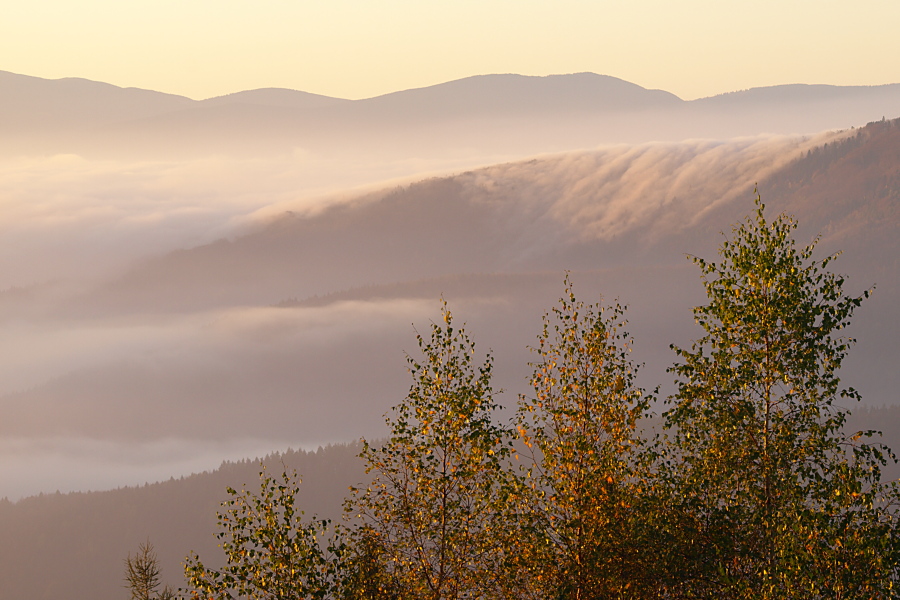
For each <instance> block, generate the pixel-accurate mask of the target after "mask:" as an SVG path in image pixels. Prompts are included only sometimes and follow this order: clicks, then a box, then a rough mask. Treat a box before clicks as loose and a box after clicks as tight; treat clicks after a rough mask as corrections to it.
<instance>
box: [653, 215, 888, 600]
mask: <svg viewBox="0 0 900 600" xmlns="http://www.w3.org/2000/svg"><path fill="white" fill-rule="evenodd" d="M764 208H765V207H764V205H763V204H762V202H761V200H760V199H759V198H758V197H757V210H756V213H755V215H754V216H753V217H752V218H748V219H747V220H746V221H745V222H744V223H742V224H740V225H738V226H736V227H735V228H734V231H733V239H732V240H730V241H726V242H724V243H723V245H722V248H721V250H720V254H721V257H722V262H721V263H713V262H707V261H706V260H704V259H701V258H695V259H694V262H695V263H696V264H698V265H699V267H700V269H701V272H702V278H703V281H704V284H705V286H706V292H707V296H708V298H709V304H707V305H706V306H701V307H698V308H696V309H695V310H694V315H695V319H696V321H697V322H698V323H699V324H700V325H701V326H702V327H703V328H704V330H705V331H706V334H705V335H704V336H703V337H702V338H700V339H699V340H698V341H697V342H695V343H694V345H693V346H692V348H691V349H690V350H685V349H681V348H676V349H675V350H676V352H677V354H678V356H679V357H680V358H681V360H682V361H683V362H682V363H680V364H677V365H676V366H675V367H674V369H673V370H674V372H675V373H677V374H678V376H679V377H680V384H679V385H680V387H679V391H678V394H677V395H676V397H675V398H674V399H673V400H672V403H673V407H672V409H671V410H670V411H669V412H668V413H667V415H666V418H667V421H668V422H667V426H668V427H669V428H671V430H672V441H673V444H674V448H673V454H674V461H673V462H672V463H670V469H669V471H668V476H669V477H670V478H671V480H672V481H673V484H674V486H675V497H676V498H680V499H681V500H682V503H681V506H680V509H681V511H682V514H683V515H685V516H686V519H687V520H688V521H689V522H690V523H691V526H690V527H689V528H688V529H690V530H691V531H693V532H694V533H693V534H692V535H693V539H688V540H687V542H692V543H694V544H697V545H699V546H701V547H702V548H703V551H702V552H701V554H700V555H699V557H697V559H696V560H694V561H693V562H692V563H691V564H688V565H685V567H686V569H687V570H686V572H687V573H688V574H689V575H690V578H691V580H692V581H690V582H689V583H687V584H685V585H686V587H687V589H691V590H692V591H693V592H696V593H698V594H700V595H706V596H710V597H722V596H727V597H729V598H793V597H797V598H811V597H813V598H814V597H840V598H847V597H853V598H873V597H887V596H889V595H890V594H891V591H890V590H891V589H892V588H893V585H894V584H895V583H896V581H897V575H898V571H897V554H896V552H897V548H896V544H897V538H896V534H895V533H891V529H892V527H895V525H893V524H892V523H891V519H892V516H891V514H890V512H889V511H888V505H887V504H886V502H885V499H886V498H885V493H886V492H887V493H891V492H890V489H889V488H885V487H884V486H882V485H881V483H880V466H881V465H882V464H883V461H884V455H883V454H882V452H881V450H880V449H879V448H877V447H873V446H869V445H866V444H861V443H859V442H858V441H857V440H858V439H859V437H860V436H855V437H853V438H848V437H847V436H845V435H844V434H843V432H842V426H843V424H844V421H845V418H846V414H847V411H846V410H845V409H843V408H841V407H840V406H839V405H838V402H839V400H840V399H849V400H855V399H858V394H857V393H856V391H855V390H853V389H852V388H850V389H842V388H841V386H840V379H839V377H838V369H839V368H840V366H841V362H842V360H843V359H844V357H845V356H846V354H847V351H848V348H849V346H850V344H851V342H852V341H851V340H848V339H845V338H841V337H838V336H836V335H835V332H837V331H840V330H841V329H843V328H844V327H846V326H847V324H848V323H849V319H850V317H851V315H852V313H853V311H854V309H856V308H857V307H858V306H859V305H860V303H861V302H862V300H863V298H864V297H866V296H868V292H865V293H864V294H863V296H859V297H855V296H847V295H845V294H844V293H843V290H842V286H843V283H844V282H843V279H842V278H841V277H839V276H837V275H835V274H833V273H830V272H828V271H826V270H825V267H826V266H827V265H828V263H829V262H830V261H831V260H832V258H833V257H829V258H826V259H824V260H822V261H813V260H812V254H813V249H814V244H813V245H810V246H808V247H806V248H803V249H797V248H796V247H795V243H794V241H793V239H792V238H791V232H792V231H793V230H794V229H795V228H796V223H795V222H794V221H793V220H791V219H789V218H787V217H785V216H781V217H778V218H777V219H776V220H774V221H773V222H768V221H767V220H766V218H765V216H764ZM863 435H864V434H863Z"/></svg>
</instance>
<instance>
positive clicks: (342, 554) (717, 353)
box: [185, 200, 900, 600]
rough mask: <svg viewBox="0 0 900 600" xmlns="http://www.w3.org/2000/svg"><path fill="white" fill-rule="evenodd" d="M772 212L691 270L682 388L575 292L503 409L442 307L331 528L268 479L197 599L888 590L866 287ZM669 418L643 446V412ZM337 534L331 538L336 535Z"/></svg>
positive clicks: (235, 503)
mask: <svg viewBox="0 0 900 600" xmlns="http://www.w3.org/2000/svg"><path fill="white" fill-rule="evenodd" d="M795 229H796V222H795V221H794V220H793V219H791V218H790V217H787V216H784V215H782V216H779V217H777V218H775V219H773V220H769V219H767V217H766V215H765V206H764V205H763V204H762V203H761V202H760V201H759V200H758V201H757V210H756V211H755V213H754V214H753V215H751V216H750V217H748V218H747V219H746V221H744V222H742V223H740V224H738V225H736V226H735V227H734V228H733V231H732V234H731V235H730V236H728V238H727V239H726V241H724V242H723V243H722V245H721V247H720V250H719V256H718V257H717V258H716V260H715V261H713V260H711V259H706V258H703V257H696V258H694V262H695V264H696V265H697V266H698V267H699V269H700V272H701V278H702V281H703V284H704V287H705V289H706V296H707V302H706V303H705V304H703V305H701V306H698V307H697V308H695V309H694V318H695V321H696V322H697V323H698V324H699V325H700V327H701V328H702V330H703V336H702V337H700V338H698V339H696V340H695V341H694V342H693V343H692V344H691V345H690V346H689V347H683V348H679V347H675V348H674V350H675V353H676V355H677V359H676V363H675V365H674V367H673V369H672V372H673V373H674V374H675V375H676V378H677V391H676V392H675V394H674V395H672V396H670V397H668V398H664V399H659V398H656V397H655V394H656V393H655V392H650V393H649V394H648V392H647V391H646V390H643V389H641V388H639V387H638V386H637V383H636V373H637V369H638V367H637V366H636V365H635V364H634V363H633V362H632V360H631V357H630V349H631V347H632V346H633V344H634V341H633V340H632V339H631V337H630V336H629V335H628V334H627V333H626V332H625V327H626V324H627V322H626V320H625V309H624V308H623V307H622V306H620V305H618V304H611V305H599V304H585V303H583V302H581V301H579V300H578V299H577V298H576V295H575V292H574V289H573V286H572V283H571V282H570V281H569V280H568V278H567V281H566V285H565V291H564V294H563V297H562V299H561V300H560V301H559V303H558V304H557V305H556V306H555V307H554V308H553V309H552V310H551V311H550V312H549V313H547V314H546V315H545V317H544V328H543V332H542V333H541V334H540V335H539V336H538V342H537V344H536V345H535V346H534V349H533V353H534V356H535V360H534V361H533V362H532V363H531V366H532V367H533V369H534V370H533V374H532V377H531V380H530V383H531V386H532V390H531V392H530V393H528V394H525V395H523V396H521V397H520V399H519V402H518V409H517V411H516V413H515V417H514V418H513V419H512V421H511V422H504V421H503V420H498V419H497V412H498V409H499V405H498V404H497V403H496V400H495V397H494V395H495V392H494V388H493V382H492V369H493V360H492V357H491V355H490V354H488V355H487V356H486V357H485V358H484V359H482V358H481V356H480V354H479V353H478V352H476V351H475V344H474V343H473V341H472V340H471V339H470V337H469V335H468V334H467V332H466V331H465V329H464V328H460V327H458V326H457V325H455V323H454V320H453V317H452V315H451V313H450V311H449V310H448V308H447V307H446V305H444V308H443V314H442V322H441V323H435V324H433V325H432V327H431V333H430V336H428V335H421V334H420V335H418V336H417V339H418V345H419V350H420V352H419V353H416V354H415V355H411V356H410V357H409V359H408V361H409V366H410V373H411V376H412V380H413V382H412V385H411V387H410V390H409V394H408V395H407V397H406V399H405V401H403V402H401V403H400V404H398V405H397V406H395V407H394V409H393V411H392V412H391V413H390V415H389V416H388V418H387V421H388V425H389V428H390V435H389V437H388V439H387V440H386V441H383V442H375V443H372V444H370V443H368V442H366V443H364V447H363V449H362V452H361V453H360V458H362V460H363V461H364V463H365V464H366V472H367V473H368V475H369V476H370V477H371V481H368V482H366V483H364V484H362V485H360V486H356V487H353V488H352V489H351V494H350V495H349V496H348V498H347V500H346V501H345V504H344V506H345V518H344V520H343V521H342V523H341V524H339V525H337V526H336V527H332V526H330V525H329V523H328V522H327V521H315V520H310V519H305V518H304V517H303V514H302V513H301V512H299V509H300V507H299V505H298V504H297V503H296V500H297V498H296V495H295V494H296V490H297V487H296V486H297V482H296V481H295V478H293V477H292V476H290V475H289V474H288V473H287V472H284V473H283V474H282V475H281V476H277V475H275V476H272V475H270V474H268V473H266V472H262V473H261V474H260V478H261V482H260V488H259V492H258V493H255V492H254V491H253V490H252V489H250V490H248V489H246V488H242V489H241V490H240V491H238V490H234V489H229V494H230V496H231V498H230V499H229V500H227V501H226V502H224V503H223V510H222V511H221V512H219V513H218V520H219V529H220V533H219V539H220V540H221V541H222V548H223V550H224V551H225V555H226V563H225V564H224V565H223V566H220V567H218V566H212V567H211V566H209V564H208V563H206V562H203V559H201V557H200V556H198V555H197V554H195V553H192V554H191V555H190V556H189V557H188V559H187V561H186V565H185V574H186V577H187V579H188V590H187V592H186V593H189V594H190V597H192V598H231V597H246V598H265V597H275V598H282V597H292V598H311V599H314V598H348V599H349V598H370V599H371V598H431V599H435V600H438V599H457V598H498V599H499V598H503V599H512V598H574V599H587V598H673V597H676V598H723V597H726V598H735V599H739V598H746V599H748V600H749V599H767V598H771V599H776V598H778V599H784V598H821V597H837V598H858V599H862V598H893V597H896V596H897V586H898V584H900V570H898V564H900V522H898V512H900V481H897V480H893V481H891V480H888V479H887V478H885V477H883V476H882V468H883V467H884V466H885V465H886V464H887V463H888V462H892V461H894V460H895V459H894V457H893V454H892V453H891V452H890V450H889V449H887V448H885V447H884V446H882V445H880V444H878V443H874V444H873V443H869V438H871V437H872V432H867V431H860V432H848V431H846V430H845V425H846V419H847V415H848V413H849V412H850V409H849V404H851V403H854V402H856V401H858V400H859V394H858V392H856V391H855V390H854V389H853V388H852V387H845V386H844V384H842V382H841V380H840V377H839V375H838V374H839V371H840V367H841V363H842V362H843V360H844V358H845V357H846V356H847V354H848V352H849V350H850V348H851V346H852V345H853V340H852V339H850V338H847V337H843V336H842V333H841V332H842V330H843V329H844V328H845V327H846V326H847V325H848V324H849V322H850V320H851V318H852V316H853V313H854V312H855V310H856V309H857V308H859V307H860V306H861V305H862V304H863V302H864V301H865V299H867V298H868V296H869V291H865V292H864V293H863V294H861V295H859V296H854V295H847V294H846V293H845V292H844V289H843V283H844V280H843V278H842V277H840V276H838V275H835V274H834V273H833V272H831V271H830V268H829V267H830V263H831V262H832V261H833V259H834V257H833V256H832V257H825V258H817V257H816V258H814V252H815V244H811V245H809V246H806V247H802V246H798V245H797V244H796V242H795V241H794V239H793V237H792V235H793V233H794V230H795ZM660 408H661V409H662V412H661V413H657V414H658V417H659V418H660V419H661V421H660V423H659V431H657V432H656V433H655V434H654V435H649V434H650V433H651V431H650V430H647V429H642V428H641V427H640V423H641V421H642V419H646V418H648V417H651V416H652V415H653V414H654V412H655V411H656V410H658V409H660ZM326 540H327V541H326Z"/></svg>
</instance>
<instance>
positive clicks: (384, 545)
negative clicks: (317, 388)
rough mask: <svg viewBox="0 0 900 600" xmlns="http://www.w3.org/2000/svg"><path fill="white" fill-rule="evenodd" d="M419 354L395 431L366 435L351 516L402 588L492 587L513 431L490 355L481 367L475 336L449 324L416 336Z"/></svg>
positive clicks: (472, 593) (441, 591) (440, 591)
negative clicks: (496, 418) (504, 417)
mask: <svg viewBox="0 0 900 600" xmlns="http://www.w3.org/2000/svg"><path fill="white" fill-rule="evenodd" d="M416 338H417V340H418V344H419V347H420V349H421V351H422V354H423V357H422V359H420V360H416V359H414V358H412V357H408V362H409V365H410V372H411V374H412V377H413V383H412V386H411V387H410V390H409V394H408V395H407V397H406V399H405V401H404V402H402V403H400V404H399V405H398V406H396V407H394V410H393V418H389V419H387V423H388V426H389V427H390V429H391V434H390V438H389V439H388V440H387V441H386V442H385V443H384V445H382V446H380V447H373V446H371V445H370V444H369V443H368V442H366V443H365V446H364V449H363V452H362V453H361V455H360V456H361V457H362V458H363V460H365V461H366V463H367V472H369V473H370V474H372V476H373V480H372V483H371V485H369V486H368V487H366V488H365V489H358V490H356V491H355V494H354V497H353V498H352V500H351V501H350V502H349V503H348V511H349V513H350V515H351V518H359V519H361V527H362V529H363V530H364V531H365V533H366V537H365V538H364V539H365V540H366V542H367V543H368V544H370V546H371V549H372V550H371V554H370V555H372V556H375V557H376V560H377V563H378V564H380V565H381V569H382V573H381V577H382V578H383V580H385V581H390V582H392V583H391V585H394V586H395V587H396V590H397V594H398V597H402V598H430V599H433V600H444V599H455V598H470V597H476V596H477V597H482V598H486V597H491V595H492V594H494V593H495V592H496V590H497V589H498V585H499V584H498V578H499V577H501V576H502V573H503V570H502V569H501V568H499V566H498V565H499V564H500V563H501V562H502V560H503V557H504V548H505V546H504V539H503V537H502V534H503V527H504V525H503V522H502V521H501V520H499V519H498V518H497V515H498V505H499V504H500V503H501V501H502V487H503V481H504V479H505V473H506V471H505V469H504V461H505V460H506V459H507V457H508V456H509V441H508V439H509V435H508V432H507V431H506V430H504V429H503V428H502V427H499V426H497V425H495V424H494V423H493V422H492V420H491V417H492V412H493V411H494V410H495V409H496V408H497V405H496V404H495V403H494V399H493V394H494V392H493V389H492V387H491V370H492V362H491V359H490V357H488V358H487V359H486V360H485V362H484V363H483V364H482V365H481V366H480V367H476V366H475V364H474V362H473V361H474V352H475V348H474V344H473V343H472V342H471V341H470V339H469V338H468V336H467V335H466V333H465V331H464V329H458V330H457V329H455V328H454V327H453V321H452V316H451V314H450V312H449V311H448V310H447V307H446V303H445V304H444V307H443V324H441V325H438V324H433V325H432V329H431V338H430V340H428V341H426V340H425V339H424V338H423V337H422V336H421V335H417V336H416Z"/></svg>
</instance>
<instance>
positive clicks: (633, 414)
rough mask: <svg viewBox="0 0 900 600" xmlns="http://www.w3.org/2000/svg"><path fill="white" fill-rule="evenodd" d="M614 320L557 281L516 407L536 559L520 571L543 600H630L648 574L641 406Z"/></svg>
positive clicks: (614, 313) (626, 341)
mask: <svg viewBox="0 0 900 600" xmlns="http://www.w3.org/2000/svg"><path fill="white" fill-rule="evenodd" d="M623 316H624V308H623V307H621V306H620V305H618V304H615V305H613V306H611V307H608V308H603V307H601V306H599V305H585V304H584V303H582V302H579V301H578V300H576V298H575V294H574V292H573V290H572V286H571V283H570V282H569V279H568V277H567V278H566V294H565V296H564V297H563V298H562V299H561V300H560V302H559V305H558V306H557V307H555V308H553V312H552V316H551V315H545V316H544V327H543V332H542V333H541V335H540V337H539V344H538V346H537V348H535V349H534V351H535V352H536V353H537V355H538V356H539V359H540V360H539V361H538V362H537V363H535V364H534V365H533V367H534V373H533V375H532V378H531V383H532V386H533V387H534V397H533V398H527V397H522V398H521V399H520V402H519V411H518V415H517V426H518V430H519V433H520V435H521V438H522V440H523V441H524V443H525V444H526V446H527V447H528V448H529V449H531V458H532V464H531V468H530V469H529V470H528V471H527V472H526V473H525V474H524V480H523V482H522V483H523V494H522V499H523V500H524V506H523V508H522V514H523V515H524V516H525V518H526V520H527V522H528V528H527V531H526V533H527V532H531V533H532V535H531V536H528V535H522V536H521V539H522V540H527V543H528V544H529V545H531V546H532V548H531V555H532V556H533V557H534V558H536V559H537V560H536V561H534V564H532V565H531V569H530V570H531V571H532V573H533V575H534V576H535V579H536V580H537V581H539V582H541V585H540V589H541V593H540V596H543V597H553V596H559V597H566V598H578V599H581V598H608V597H617V593H618V591H620V590H626V589H627V590H628V592H627V593H628V594H635V595H638V594H641V593H645V592H646V589H643V588H646V587H647V585H646V584H649V581H648V579H649V578H650V577H652V576H653V569H652V568H651V567H652V561H651V560H650V559H651V557H652V554H650V553H649V552H648V547H647V541H648V540H647V539H645V538H644V537H643V535H642V534H643V533H645V532H646V523H644V520H643V517H645V516H647V512H646V511H647V510H648V508H649V503H648V502H647V498H648V492H649V489H648V486H647V482H648V479H649V472H648V470H647V468H648V466H649V465H648V463H647V460H646V458H647V456H646V454H645V453H644V452H643V447H642V446H643V445H642V441H641V439H640V436H639V433H638V421H639V420H640V419H641V417H642V416H644V414H645V412H646V411H647V408H648V400H647V399H646V398H645V397H644V396H643V394H642V391H641V390H640V389H639V388H638V387H637V386H636V384H635V380H634V378H635V372H636V369H635V367H634V365H633V364H632V362H631V361H630V359H629V356H628V355H629V352H630V348H631V340H630V338H629V337H628V335H627V334H626V333H624V332H623V331H622V327H623V326H624V325H625V322H624V320H623ZM528 552H529V549H523V553H528ZM641 584H645V585H641Z"/></svg>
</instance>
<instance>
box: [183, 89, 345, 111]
mask: <svg viewBox="0 0 900 600" xmlns="http://www.w3.org/2000/svg"><path fill="white" fill-rule="evenodd" d="M348 102H351V101H350V100H344V99H342V98H332V97H331V96H322V95H320V94H311V93H309V92H300V91H297V90H289V89H285V88H261V89H258V90H247V91H245V92H235V93H233V94H226V95H224V96H216V97H215V98H207V99H206V100H202V101H200V103H199V104H201V105H203V106H221V105H223V104H255V105H257V106H277V107H281V108H320V107H322V106H337V105H340V104H345V103H348Z"/></svg>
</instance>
